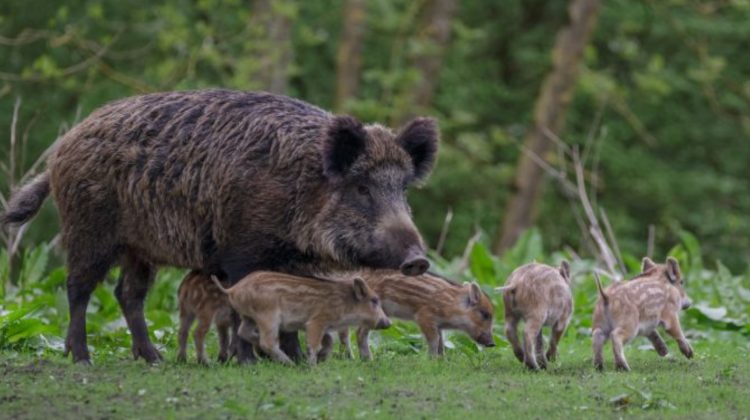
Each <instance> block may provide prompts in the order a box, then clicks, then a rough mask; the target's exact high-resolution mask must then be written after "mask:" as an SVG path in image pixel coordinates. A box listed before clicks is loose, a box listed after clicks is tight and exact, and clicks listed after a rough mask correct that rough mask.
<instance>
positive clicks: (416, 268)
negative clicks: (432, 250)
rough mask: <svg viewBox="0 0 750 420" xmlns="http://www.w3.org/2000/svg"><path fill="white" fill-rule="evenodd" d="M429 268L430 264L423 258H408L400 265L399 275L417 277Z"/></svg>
mask: <svg viewBox="0 0 750 420" xmlns="http://www.w3.org/2000/svg"><path fill="white" fill-rule="evenodd" d="M428 268H430V263H429V262H428V261H427V258H425V257H424V256H417V257H412V258H408V259H407V260H406V261H404V263H403V264H401V274H403V275H405V276H419V275H421V274H424V273H425V271H427V269H428Z"/></svg>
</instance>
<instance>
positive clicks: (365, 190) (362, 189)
mask: <svg viewBox="0 0 750 420" xmlns="http://www.w3.org/2000/svg"><path fill="white" fill-rule="evenodd" d="M357 192H358V193H360V194H362V195H370V189H369V188H368V187H367V185H358V186H357Z"/></svg>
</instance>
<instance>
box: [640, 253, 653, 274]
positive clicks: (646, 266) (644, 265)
mask: <svg viewBox="0 0 750 420" xmlns="http://www.w3.org/2000/svg"><path fill="white" fill-rule="evenodd" d="M655 267H656V263H655V262H653V261H651V258H649V257H643V261H641V273H645V272H646V271H648V270H650V269H652V268H655Z"/></svg>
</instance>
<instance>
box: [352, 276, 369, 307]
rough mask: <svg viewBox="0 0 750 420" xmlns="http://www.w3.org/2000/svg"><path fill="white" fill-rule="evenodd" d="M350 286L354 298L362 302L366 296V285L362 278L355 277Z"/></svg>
mask: <svg viewBox="0 0 750 420" xmlns="http://www.w3.org/2000/svg"><path fill="white" fill-rule="evenodd" d="M352 287H353V288H354V300H356V301H357V302H362V301H363V300H365V299H366V298H367V285H366V284H365V281H364V280H362V278H360V277H355V278H354V280H353V281H352Z"/></svg>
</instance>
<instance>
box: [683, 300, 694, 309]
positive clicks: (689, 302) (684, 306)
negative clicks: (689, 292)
mask: <svg viewBox="0 0 750 420" xmlns="http://www.w3.org/2000/svg"><path fill="white" fill-rule="evenodd" d="M692 304H693V302H692V301H691V300H690V299H688V298H684V299H682V310H685V309H687V308H689V307H690V306H691V305H692Z"/></svg>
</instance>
